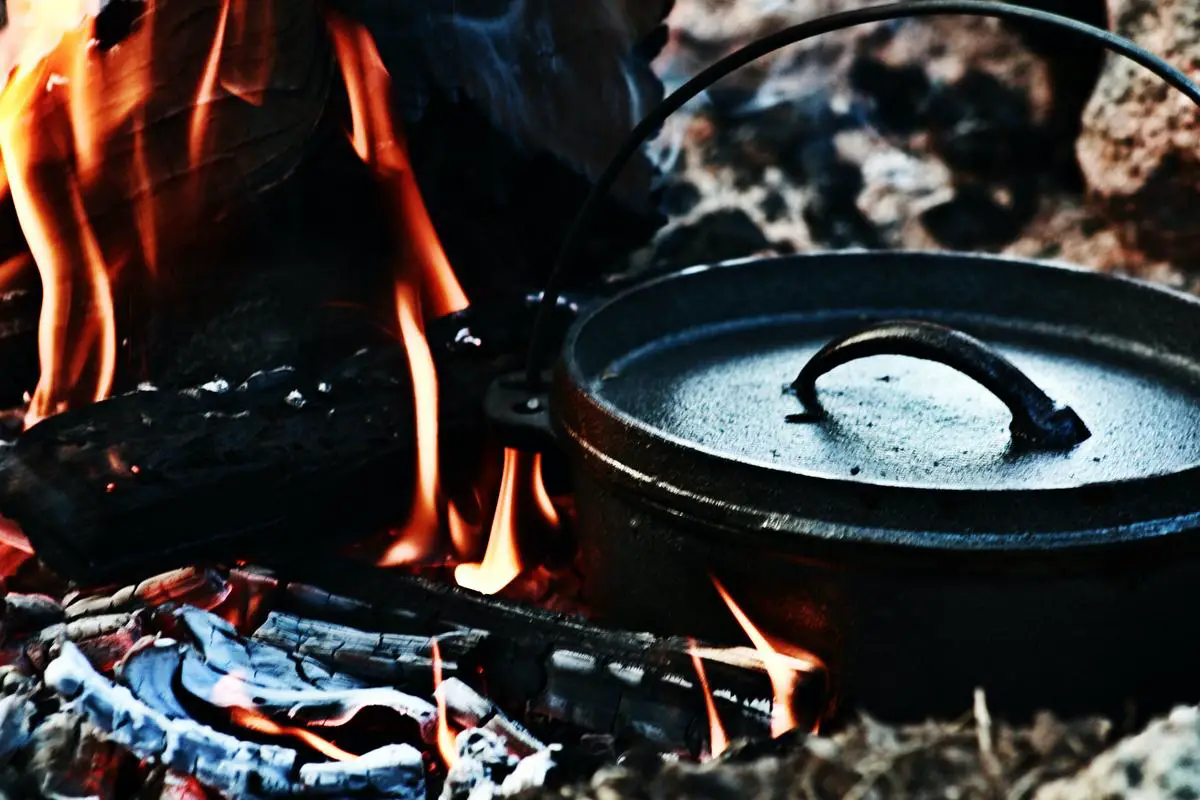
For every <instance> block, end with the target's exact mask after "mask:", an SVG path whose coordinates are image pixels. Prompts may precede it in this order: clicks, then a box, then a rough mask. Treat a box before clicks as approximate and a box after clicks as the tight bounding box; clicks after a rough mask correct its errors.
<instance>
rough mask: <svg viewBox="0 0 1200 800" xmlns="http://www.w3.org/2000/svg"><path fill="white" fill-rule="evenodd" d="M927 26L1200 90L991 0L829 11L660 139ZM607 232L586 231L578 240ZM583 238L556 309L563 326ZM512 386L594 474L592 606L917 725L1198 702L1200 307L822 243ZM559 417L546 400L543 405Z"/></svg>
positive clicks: (1155, 290)
mask: <svg viewBox="0 0 1200 800" xmlns="http://www.w3.org/2000/svg"><path fill="white" fill-rule="evenodd" d="M931 13H964V14H987V15H996V16H1006V17H1019V18H1024V19H1030V20H1037V21H1042V22H1046V23H1048V24H1052V25H1056V26H1058V27H1060V28H1062V29H1064V30H1066V31H1069V32H1073V33H1077V34H1082V35H1084V36H1087V37H1089V38H1091V39H1092V40H1095V41H1099V42H1101V43H1103V44H1105V45H1106V46H1108V47H1110V48H1111V49H1114V50H1116V51H1118V52H1121V53H1123V54H1125V55H1127V56H1130V57H1131V58H1133V59H1135V60H1136V61H1138V62H1140V63H1142V64H1143V65H1145V66H1148V67H1150V68H1151V69H1153V70H1154V71H1155V72H1156V73H1158V74H1159V75H1160V76H1162V77H1163V78H1164V79H1166V80H1167V81H1168V83H1170V84H1172V85H1174V86H1175V87H1176V88H1179V89H1181V90H1182V91H1184V92H1185V93H1186V94H1188V95H1189V96H1190V97H1191V98H1192V99H1193V100H1197V99H1198V98H1200V90H1197V88H1196V87H1194V86H1193V85H1192V84H1190V83H1189V82H1188V81H1187V79H1186V78H1184V77H1183V76H1182V75H1180V74H1179V73H1178V72H1176V71H1174V70H1172V69H1171V68H1170V67H1169V66H1167V65H1166V64H1164V63H1163V62H1161V61H1160V60H1158V59H1156V58H1155V57H1153V56H1151V55H1150V54H1148V53H1146V52H1144V51H1142V50H1140V49H1138V48H1137V47H1136V46H1135V45H1133V44H1131V43H1129V42H1126V41H1124V40H1121V39H1118V38H1117V37H1114V36H1113V35H1112V34H1109V33H1107V32H1104V31H1100V30H1097V29H1093V28H1089V27H1088V26H1086V25H1082V24H1081V23H1077V22H1074V21H1072V20H1067V19H1064V18H1061V17H1056V16H1053V15H1049V14H1045V13H1042V12H1038V11H1034V10H1031V9H1026V8H1018V7H1012V6H1004V5H998V4H994V3H988V2H923V3H902V4H897V5H890V6H882V7H878V8H873V9H864V10H859V11H855V12H849V13H846V14H839V15H834V16H833V17H827V18H823V19H820V20H816V21H813V22H809V23H805V24H802V25H799V26H796V27H794V28H789V29H787V30H785V31H782V32H780V33H777V34H774V35H773V36H771V37H768V39H765V40H762V41H760V42H756V43H754V44H752V45H749V46H748V47H746V48H745V49H743V50H742V51H739V52H738V53H735V54H734V55H733V56H730V57H728V58H727V59H725V60H723V61H722V62H720V63H718V64H716V65H714V66H713V67H711V68H709V69H708V70H706V71H705V72H703V73H701V75H700V76H698V77H697V78H696V79H694V80H693V81H692V82H691V83H689V84H688V85H687V86H685V87H684V88H683V89H681V90H679V91H678V92H677V93H676V94H674V95H672V96H671V97H670V98H668V99H667V101H665V102H664V104H663V106H662V107H660V108H659V109H658V110H657V111H656V112H654V113H652V114H651V115H650V117H648V118H647V120H646V121H645V122H644V123H643V124H642V125H640V126H639V127H638V129H637V130H636V131H635V133H634V136H633V137H631V140H630V143H631V144H630V146H628V147H626V148H625V150H624V151H623V155H622V156H619V157H618V158H617V159H616V160H615V161H614V164H613V166H612V167H611V168H610V170H609V174H608V176H607V178H606V179H604V180H602V181H601V182H600V183H599V184H598V186H597V189H596V196H600V195H601V194H602V193H603V192H604V191H605V180H607V181H611V179H612V177H613V176H614V175H615V174H617V173H619V171H620V168H621V165H622V159H623V158H627V157H628V155H629V154H630V153H632V152H634V151H635V150H636V149H637V147H638V146H639V144H640V138H639V137H641V138H645V137H646V136H647V135H648V134H651V133H652V132H653V131H654V130H655V129H656V128H657V127H658V126H659V124H661V122H662V120H663V119H664V118H665V117H666V116H667V115H668V114H670V113H671V112H672V111H674V110H675V109H677V108H679V107H680V106H682V104H683V103H684V102H686V101H687V100H688V99H690V97H692V96H695V94H697V93H698V92H699V91H700V90H701V89H703V87H704V86H706V85H708V83H711V82H712V80H715V79H716V78H719V77H721V76H722V75H724V74H727V73H728V72H729V71H731V70H732V69H734V68H736V67H737V66H740V65H741V64H744V63H746V62H748V61H749V60H751V59H752V58H754V57H757V56H758V55H761V54H763V53H765V52H768V51H769V50H772V49H775V48H777V47H779V46H782V45H784V44H787V43H790V42H794V41H798V40H800V39H803V38H806V37H808V36H810V35H814V34H816V33H821V32H824V31H828V30H833V29H836V28H839V27H846V26H847V25H851V24H857V23H860V22H865V21H875V20H881V19H890V18H894V17H899V16H905V15H914V14H931ZM587 213H588V212H587V210H586V208H585V211H584V212H583V213H582V214H581V221H580V222H579V224H578V226H577V228H576V230H575V231H574V234H573V236H572V239H573V238H574V237H575V236H577V234H578V228H580V227H582V225H583V221H582V219H583V218H586V216H587ZM570 253H571V241H570V240H569V241H568V244H567V245H566V246H565V247H564V251H563V256H562V258H561V259H560V264H559V267H560V268H559V270H557V271H556V274H555V277H554V278H552V280H551V283H550V286H549V288H548V290H547V291H546V293H545V295H544V296H543V308H544V309H550V308H552V307H553V304H554V302H555V298H556V297H557V296H558V285H559V283H561V279H562V271H563V270H562V266H563V265H564V264H567V263H569V260H570ZM540 338H544V337H538V336H535V346H534V349H533V352H532V354H531V363H530V369H529V370H528V372H527V373H526V374H524V375H521V376H509V377H508V378H506V379H504V380H502V381H501V382H499V383H498V384H497V385H496V386H495V387H494V391H493V396H492V399H491V403H492V407H493V410H495V409H497V408H498V409H499V411H495V413H494V416H495V417H496V418H497V419H498V420H500V421H502V422H505V423H506V424H509V425H510V430H517V429H520V428H521V426H522V425H524V426H525V428H524V429H525V430H530V431H533V430H536V429H538V427H539V426H541V425H550V426H552V430H553V433H554V435H555V437H556V438H557V441H558V446H559V447H560V448H562V450H564V451H565V453H566V455H567V456H568V457H569V458H570V460H571V463H572V473H573V478H574V489H575V496H576V503H577V508H578V524H579V536H580V546H581V561H582V564H583V567H584V570H585V573H586V579H587V597H588V601H589V603H590V604H591V606H592V608H593V609H594V610H595V611H596V612H597V613H598V614H600V615H601V616H602V617H603V618H604V619H606V620H608V621H611V622H613V623H615V624H619V625H621V626H625V627H634V628H640V629H647V630H652V631H656V632H661V633H668V634H687V635H694V636H700V637H704V638H707V639H709V640H714V641H727V642H731V643H734V642H740V641H744V639H743V638H742V636H743V635H742V634H741V632H740V630H739V628H738V626H737V624H736V622H735V621H734V620H733V618H732V616H731V615H730V613H729V611H728V609H727V608H726V606H725V605H724V604H723V602H722V601H721V599H720V597H719V595H718V593H717V591H716V590H715V588H714V584H713V578H717V579H718V580H719V581H720V582H721V584H722V585H723V586H724V587H725V588H726V589H727V590H728V591H729V593H730V595H731V596H732V597H733V598H735V599H736V600H737V602H738V603H739V604H740V605H741V606H742V608H743V609H744V610H745V611H746V613H747V614H748V616H749V617H750V618H751V619H752V620H753V621H754V622H755V623H756V624H758V626H759V627H761V628H762V629H764V630H765V631H766V632H767V633H768V634H769V635H771V636H774V637H776V638H778V639H781V640H785V641H788V642H790V643H793V644H795V645H799V646H801V647H803V648H805V649H807V650H809V651H811V652H813V653H815V654H816V655H818V656H819V657H821V658H822V659H823V660H824V661H825V662H826V663H827V665H828V667H829V669H830V674H831V675H832V676H833V678H834V680H835V681H836V684H837V686H838V687H839V689H840V690H841V692H842V696H843V697H844V698H845V699H846V700H848V701H850V702H851V703H852V704H854V705H857V706H861V707H865V708H866V709H868V710H869V711H872V712H874V713H876V714H879V715H882V716H884V717H888V718H894V719H907V718H919V717H923V716H925V715H929V714H956V713H959V712H961V710H962V709H963V708H965V707H967V706H968V705H969V703H970V698H971V693H972V690H973V689H974V688H975V687H983V688H984V689H985V690H986V691H987V693H988V698H989V702H990V704H991V705H992V707H993V709H994V710H998V711H999V712H1000V713H1006V714H1010V715H1018V714H1024V713H1027V712H1029V711H1032V710H1034V709H1037V708H1040V707H1053V708H1054V709H1055V710H1056V711H1059V712H1064V713H1067V712H1075V711H1093V710H1111V709H1112V708H1114V707H1120V706H1121V704H1122V702H1123V701H1124V700H1126V699H1127V698H1137V699H1138V700H1139V701H1141V702H1142V703H1143V704H1144V705H1148V706H1150V707H1157V706H1158V705H1160V704H1163V703H1167V702H1173V701H1185V700H1197V699H1200V647H1195V646H1194V640H1195V638H1196V636H1197V634H1198V633H1200V622H1198V621H1197V615H1196V611H1195V608H1196V606H1197V594H1198V593H1200V552H1198V550H1200V531H1198V530H1197V528H1198V527H1200V301H1198V300H1197V299H1195V298H1193V297H1191V296H1186V295H1183V294H1180V293H1175V292H1172V291H1169V290H1167V289H1164V288H1159V287H1155V286H1151V285H1148V284H1143V283H1139V282H1135V281H1132V280H1128V279H1123V278H1118V277H1112V276H1106V275H1101V274H1096V273H1090V272H1086V271H1084V270H1080V269H1074V268H1070V267H1066V266H1053V265H1049V264H1042V263H1035V262H1029V261H1021V260H1012V259H1003V258H995V257H982V256H975V255H965V254H953V253H950V254H946V253H943V254H935V253H911V252H839V253H818V254H811V255H799V256H793V257H782V258H772V259H758V260H750V261H742V262H737V263H731V264H723V265H718V266H708V267H697V268H693V269H687V270H684V271H682V272H679V273H676V274H672V275H668V276H665V277H658V278H655V279H652V280H649V281H648V282H645V283H642V284H640V285H636V286H633V287H632V288H628V289H626V290H624V291H622V292H620V293H619V294H617V295H616V296H613V297H611V298H608V299H606V300H604V301H602V302H600V303H599V304H598V305H597V306H596V307H594V308H591V309H590V310H588V311H587V312H586V313H584V314H583V315H582V316H581V317H580V318H579V319H578V320H577V321H576V322H575V323H574V325H573V326H572V327H571V329H570V331H569V332H568V334H567V336H566V339H565V342H564V344H563V346H562V348H561V352H560V353H558V360H557V366H556V367H555V369H554V371H553V377H552V381H551V382H550V383H548V382H547V381H548V380H549V379H546V378H544V377H542V376H543V373H542V372H540V371H539V367H540V365H541V363H542V360H541V359H540V358H539V356H540V353H539V351H538V347H540ZM547 408H548V410H547Z"/></svg>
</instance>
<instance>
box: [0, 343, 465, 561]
mask: <svg viewBox="0 0 1200 800" xmlns="http://www.w3.org/2000/svg"><path fill="white" fill-rule="evenodd" d="M449 371H450V370H449V369H447V372H449ZM443 377H445V379H446V380H445V384H444V389H443V391H442V392H441V393H440V395H439V396H440V400H441V421H442V426H443V429H444V430H445V431H446V432H447V436H448V437H449V439H450V440H454V436H455V432H456V429H458V431H460V432H462V433H463V435H475V434H479V435H482V432H481V430H480V428H481V427H482V411H481V404H480V403H478V402H477V396H475V395H474V393H473V391H472V390H471V389H469V388H464V387H463V385H462V384H463V383H464V382H465V379H463V378H461V377H456V376H450V375H444V376H443ZM471 380H472V381H474V382H480V381H478V380H477V379H474V378H472V379H471ZM447 387H448V388H447ZM454 387H457V388H458V389H459V391H455V390H454ZM480 391H481V392H482V389H481V390H480ZM479 396H482V395H481V394H480V395H479ZM414 464H415V451H414V420H413V401H412V391H411V384H410V380H409V378H408V368H407V363H406V360H405V358H404V354H403V350H402V348H401V347H400V346H399V345H393V346H389V347H386V348H379V349H375V350H367V351H364V352H360V353H359V354H358V355H356V356H354V357H352V358H350V359H348V360H346V361H344V362H342V363H341V364H339V365H338V367H337V368H336V369H331V370H329V371H328V372H326V373H324V374H316V375H313V374H307V375H305V374H301V373H300V372H298V371H288V370H283V371H272V372H265V373H262V374H260V375H258V376H254V377H252V379H251V380H249V381H247V382H246V383H245V384H242V385H241V386H239V387H237V388H236V389H227V388H225V385H224V384H222V383H220V382H212V383H210V384H209V385H208V386H207V387H206V388H200V389H193V390H188V391H183V392H175V391H165V390H163V391H138V392H134V393H132V394H128V395H123V396H120V397H114V398H112V399H110V400H107V401H104V402H101V403H96V404H93V405H89V406H86V407H83V408H80V409H78V410H73V411H68V412H65V413H63V414H60V415H57V416H54V417H50V418H49V419H47V420H44V421H43V422H41V423H39V424H38V425H36V426H34V427H33V428H31V429H30V430H29V431H27V432H26V433H25V434H23V435H22V436H21V437H20V439H19V440H18V441H17V443H16V444H15V445H14V446H13V447H11V448H7V449H6V451H5V453H4V454H3V455H2V456H0V513H3V514H4V516H6V517H8V518H10V519H12V520H14V521H16V522H17V523H18V524H20V525H21V527H22V530H23V531H24V532H25V534H26V535H27V536H28V537H29V539H30V541H31V542H32V543H33V545H34V547H35V548H36V550H37V552H38V555H39V557H40V558H42V560H44V561H45V562H46V563H47V564H48V565H50V566H51V567H52V568H53V569H54V570H55V571H57V572H59V573H61V574H63V575H65V576H68V577H74V578H78V579H80V580H86V581H88V582H89V583H95V582H98V581H104V580H120V579H121V578H123V577H124V578H128V577H131V576H136V577H142V576H144V575H146V574H147V573H152V572H156V571H162V570H165V569H171V568H175V567H180V566H182V565H185V564H189V563H196V562H200V563H203V562H205V561H211V560H220V559H231V558H233V557H235V556H252V555H253V554H254V551H255V550H257V549H261V548H269V547H272V546H277V547H280V548H287V549H295V548H301V549H303V548H304V547H306V546H308V545H315V544H317V543H318V542H328V541H329V540H330V538H331V537H332V538H335V539H340V540H343V541H345V540H348V539H350V538H362V537H363V536H366V535H369V534H374V533H377V532H380V531H383V530H387V529H388V528H389V527H390V526H392V525H395V524H398V523H400V522H402V521H403V520H404V519H405V518H406V516H407V512H408V507H409V503H410V496H409V487H410V486H411V485H412V476H413V469H414ZM165 529H169V530H170V535H169V536H165V535H163V531H164V530H165Z"/></svg>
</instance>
